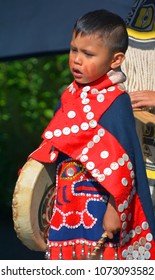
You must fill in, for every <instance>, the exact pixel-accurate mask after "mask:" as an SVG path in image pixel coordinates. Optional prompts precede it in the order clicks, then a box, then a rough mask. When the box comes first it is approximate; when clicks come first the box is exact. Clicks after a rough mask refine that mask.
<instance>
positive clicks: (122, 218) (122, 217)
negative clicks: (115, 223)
mask: <svg viewBox="0 0 155 280" xmlns="http://www.w3.org/2000/svg"><path fill="white" fill-rule="evenodd" d="M120 205H121V206H120V207H121V210H122V209H123V210H124V205H123V204H120ZM120 212H121V211H120ZM122 212H123V211H122ZM125 220H126V214H125V213H122V214H121V221H122V222H124V221H125Z"/></svg>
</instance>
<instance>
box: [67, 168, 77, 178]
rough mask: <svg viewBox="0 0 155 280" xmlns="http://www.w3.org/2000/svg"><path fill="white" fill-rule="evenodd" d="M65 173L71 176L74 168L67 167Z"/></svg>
mask: <svg viewBox="0 0 155 280" xmlns="http://www.w3.org/2000/svg"><path fill="white" fill-rule="evenodd" d="M66 173H67V175H68V176H69V177H72V176H73V175H74V173H75V172H74V169H73V168H72V167H70V168H68V169H67V172H66Z"/></svg>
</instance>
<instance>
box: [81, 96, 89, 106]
mask: <svg viewBox="0 0 155 280" xmlns="http://www.w3.org/2000/svg"><path fill="white" fill-rule="evenodd" d="M89 102H90V100H89V98H83V99H82V104H84V105H85V104H88V103H89Z"/></svg>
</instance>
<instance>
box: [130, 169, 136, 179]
mask: <svg viewBox="0 0 155 280" xmlns="http://www.w3.org/2000/svg"><path fill="white" fill-rule="evenodd" d="M130 177H131V178H132V179H133V178H134V177H135V172H134V171H133V170H132V171H131V173H130Z"/></svg>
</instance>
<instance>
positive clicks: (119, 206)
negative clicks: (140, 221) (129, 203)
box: [118, 204, 124, 212]
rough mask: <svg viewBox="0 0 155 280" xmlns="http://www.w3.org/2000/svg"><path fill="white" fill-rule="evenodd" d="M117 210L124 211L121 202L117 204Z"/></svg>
mask: <svg viewBox="0 0 155 280" xmlns="http://www.w3.org/2000/svg"><path fill="white" fill-rule="evenodd" d="M118 211H119V212H123V211H124V205H123V204H119V205H118Z"/></svg>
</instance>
